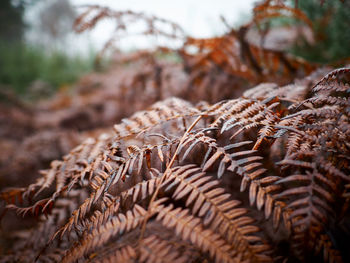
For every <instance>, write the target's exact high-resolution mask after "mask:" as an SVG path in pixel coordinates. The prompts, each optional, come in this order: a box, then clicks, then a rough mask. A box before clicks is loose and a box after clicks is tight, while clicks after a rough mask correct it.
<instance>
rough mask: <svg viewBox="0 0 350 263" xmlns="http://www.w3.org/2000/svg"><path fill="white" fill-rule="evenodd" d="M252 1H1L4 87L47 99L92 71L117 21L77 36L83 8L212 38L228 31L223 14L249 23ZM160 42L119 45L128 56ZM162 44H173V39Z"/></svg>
mask: <svg viewBox="0 0 350 263" xmlns="http://www.w3.org/2000/svg"><path fill="white" fill-rule="evenodd" d="M253 2H254V1H253V0H245V1H229V0H222V1H220V5H216V4H213V1H210V0H206V1H201V4H200V5H198V1H195V0H192V1H188V0H187V1H186V0H179V1H176V2H175V1H174V2H170V3H168V2H165V1H160V0H152V1H141V0H136V1H112V0H104V1H94V0H2V1H1V3H0V87H1V89H4V88H6V89H11V90H13V91H14V92H15V93H16V94H19V95H22V96H23V97H31V96H30V95H31V94H28V93H35V89H39V90H40V93H42V95H45V94H46V95H48V94H52V92H53V91H54V90H57V89H59V88H64V87H65V86H66V85H70V84H72V83H74V82H75V81H76V80H77V78H78V77H79V76H81V75H82V74H84V73H87V72H90V71H92V70H94V65H93V60H94V56H95V55H96V53H97V52H98V51H99V50H101V49H102V48H103V45H104V44H105V43H106V42H107V41H108V39H109V38H110V37H111V34H112V32H113V29H114V23H113V21H108V20H104V21H102V22H101V23H99V24H98V25H97V26H96V28H94V29H93V30H91V31H90V32H87V33H82V34H76V33H74V32H73V29H72V26H73V23H74V20H75V18H76V17H77V15H78V14H79V11H80V9H79V7H81V6H83V5H87V4H99V5H102V6H108V7H111V8H112V9H115V10H120V11H123V10H124V11H125V10H132V11H136V12H145V13H147V14H149V15H156V16H159V17H164V18H167V19H169V20H172V21H174V22H176V23H178V24H179V25H180V26H181V27H182V28H183V29H184V30H185V32H186V33H187V34H188V35H191V36H193V37H212V36H214V35H220V34H223V33H224V31H225V30H226V28H225V25H224V24H223V23H222V22H221V20H220V16H224V17H226V18H227V20H228V21H229V22H230V23H231V24H233V25H239V24H241V23H243V22H245V21H248V20H249V19H250V17H251V9H252V6H253ZM136 30H138V29H137V28H136ZM157 44H159V42H157V39H154V38H152V37H145V36H138V37H128V38H125V39H122V40H121V41H120V43H118V47H119V48H120V49H121V50H123V51H126V52H130V51H132V50H136V49H140V48H141V49H144V48H151V47H154V46H155V45H157ZM162 44H164V45H171V44H172V41H169V40H168V42H165V43H162Z"/></svg>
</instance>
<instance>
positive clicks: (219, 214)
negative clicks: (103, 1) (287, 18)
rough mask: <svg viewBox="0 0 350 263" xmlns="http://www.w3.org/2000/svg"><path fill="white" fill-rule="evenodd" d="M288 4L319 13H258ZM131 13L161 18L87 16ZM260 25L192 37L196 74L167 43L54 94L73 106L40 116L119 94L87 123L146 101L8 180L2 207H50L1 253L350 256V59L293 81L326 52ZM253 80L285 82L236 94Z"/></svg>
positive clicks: (73, 257) (56, 257)
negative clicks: (34, 170) (260, 31)
mask: <svg viewBox="0 0 350 263" xmlns="http://www.w3.org/2000/svg"><path fill="white" fill-rule="evenodd" d="M92 11H96V15H95V16H93V17H92V18H90V20H89V19H87V17H88V16H89V14H90V12H92ZM286 13H287V14H289V13H291V14H292V15H293V16H296V17H297V18H298V19H301V20H302V21H304V22H305V23H306V24H308V23H310V21H308V20H307V18H306V17H304V16H303V14H302V13H301V12H300V11H299V10H297V9H292V8H290V7H286V6H284V5H283V4H282V3H281V1H264V2H263V3H261V4H260V5H258V6H257V7H256V9H255V22H254V23H257V22H261V21H262V20H263V19H268V18H270V17H275V16H276V15H285V14H286ZM124 15H126V17H131V18H133V19H135V18H138V17H140V16H141V19H143V20H144V21H148V19H149V18H148V17H144V16H143V15H141V14H136V13H132V12H127V13H118V12H112V11H110V10H109V9H106V8H102V9H100V8H99V7H96V6H93V7H88V9H87V11H86V12H85V13H83V15H82V16H81V17H80V18H79V19H78V21H77V24H76V26H77V28H79V29H80V30H86V29H88V28H90V27H92V26H94V25H95V24H96V23H97V22H98V20H99V19H102V18H105V17H115V18H116V19H117V23H119V24H121V25H124V26H127V24H126V22H123V21H124V20H123V19H122V18H123V17H124ZM86 19H87V20H86ZM118 19H119V20H120V19H121V20H120V21H119V20H118ZM151 21H153V20H152V19H151ZM155 21H157V19H155ZM161 21H162V22H164V21H165V20H161ZM150 26H151V27H153V26H154V24H151V25H150ZM251 27H253V22H252V23H249V24H247V25H245V26H244V27H242V28H241V29H240V30H233V29H232V30H231V31H230V32H229V33H227V34H225V35H224V36H222V37H218V38H213V39H205V40H199V39H192V38H187V41H186V42H185V44H184V46H183V48H181V50H180V51H179V52H180V53H181V54H182V55H183V58H184V68H185V70H187V75H186V74H185V73H184V72H183V71H182V70H181V68H180V67H178V65H175V64H166V63H163V62H160V61H159V60H157V59H155V58H154V54H155V53H152V52H140V53H136V55H134V57H133V56H131V57H130V56H129V57H126V58H125V57H124V58H122V59H121V60H123V61H124V62H123V63H131V65H132V66H133V68H132V70H131V69H130V68H123V67H121V66H118V67H117V68H118V69H117V70H116V71H115V72H116V73H114V74H121V72H122V73H125V75H124V76H126V77H125V78H124V79H122V80H120V82H118V85H117V86H113V87H114V90H113V89H112V88H109V87H110V86H108V85H107V84H105V85H102V86H103V88H101V89H97V90H98V91H97V90H96V91H95V90H94V87H91V89H92V90H94V91H93V92H92V91H91V90H89V89H88V90H87V91H86V90H85V92H84V90H83V91H82V92H81V93H79V94H78V96H76V100H75V102H74V103H73V102H69V103H68V105H67V104H66V105H65V106H66V107H67V109H66V110H63V109H61V107H62V105H61V104H62V102H65V100H62V99H60V98H56V99H54V101H55V103H54V105H55V106H51V107H52V108H51V109H52V112H56V113H58V112H61V113H60V114H58V115H55V114H53V113H52V115H50V114H49V116H52V122H48V121H47V116H44V117H43V115H34V117H33V116H31V118H34V119H36V120H37V122H38V123H41V124H43V123H44V124H46V126H47V125H48V124H49V123H51V125H52V126H51V127H57V126H58V125H57V123H60V124H61V125H62V121H57V119H58V120H62V118H63V117H67V118H68V117H70V116H72V118H71V119H69V118H68V119H69V120H70V121H65V122H63V123H65V124H66V125H68V126H69V124H70V123H75V121H76V120H79V119H80V117H79V116H81V115H79V114H78V113H80V112H81V110H82V109H83V108H84V107H85V110H88V109H91V108H94V107H93V105H95V106H96V105H105V106H106V105H110V106H108V107H107V106H106V107H107V108H108V109H106V108H103V109H100V110H96V111H95V110H91V112H90V113H89V114H91V115H89V114H87V115H88V116H93V117H92V118H91V119H92V121H91V122H90V121H87V122H86V123H84V124H86V125H87V124H90V125H91V127H101V126H106V123H108V122H107V121H106V122H103V121H101V123H102V124H99V125H98V124H96V123H94V122H93V120H95V121H97V120H96V119H97V118H99V117H101V116H108V118H107V119H108V120H109V121H110V120H111V119H113V118H115V120H119V119H121V118H122V117H124V116H125V115H129V116H130V114H131V113H132V112H134V111H135V113H133V114H132V115H131V116H130V117H127V118H123V119H121V120H120V121H117V123H118V122H119V124H116V125H114V126H113V129H106V130H103V132H101V134H100V135H99V136H93V138H88V139H85V140H84V141H83V142H82V143H81V144H80V145H78V146H76V147H75V148H73V150H71V151H70V152H69V153H68V154H66V155H65V156H63V157H62V158H61V159H60V160H54V161H52V162H51V163H50V168H48V169H46V170H43V171H41V176H40V177H39V178H38V179H37V180H36V181H35V182H34V183H32V184H30V185H29V186H27V187H21V188H10V189H7V190H4V191H2V192H1V193H0V198H1V199H2V200H3V203H6V206H4V207H2V208H1V209H2V210H1V212H3V210H9V211H14V212H16V213H17V214H18V215H21V216H26V217H31V216H36V217H37V222H36V223H34V224H32V227H31V228H30V229H28V230H23V229H21V230H20V231H18V232H16V233H8V232H6V231H4V233H5V234H6V237H5V238H6V240H8V241H11V244H10V245H8V247H7V249H6V250H5V249H4V255H2V256H1V258H0V259H1V260H2V262H33V261H35V260H36V261H37V262H300V261H301V262H347V261H349V260H350V254H349V251H348V250H347V245H348V244H347V243H348V240H350V234H349V223H350V221H349V220H350V218H349V216H350V214H349V200H350V192H349V191H350V176H349V172H350V171H349V169H350V166H349V156H350V145H349V142H350V123H349V121H350V119H349V114H350V98H349V94H350V86H349V83H350V69H349V68H340V69H336V70H326V69H322V70H317V71H314V72H313V73H312V74H311V75H309V76H308V77H305V78H300V79H296V80H295V81H294V83H293V82H292V81H291V80H293V79H294V78H296V76H298V74H301V76H304V75H306V74H308V73H309V72H310V71H311V70H312V69H314V65H309V64H307V63H306V62H303V61H300V60H298V59H296V58H293V57H290V56H288V55H286V54H284V53H283V52H281V51H278V52H277V51H273V50H266V49H264V48H263V47H257V46H254V45H252V44H251V43H248V41H247V40H246V39H245V33H246V30H248V29H249V28H251ZM190 45H192V46H196V47H197V48H198V52H197V53H196V54H190V53H188V51H187V48H188V47H189V46H190ZM163 52H169V50H163ZM121 60H120V61H121ZM145 61H146V62H145ZM145 65H147V67H146V66H145ZM167 70H168V71H167ZM118 72H119V73H118ZM327 73H328V74H327ZM114 74H113V75H114ZM179 76H185V77H184V78H183V79H182V80H181V81H179V80H178V77H179ZM90 77H91V76H90ZM94 77H95V78H97V79H99V78H100V79H99V80H101V82H102V81H103V80H104V81H106V82H108V81H109V82H111V81H110V80H106V78H105V76H104V75H102V77H101V76H94ZM87 78H88V77H87ZM174 79H177V80H176V81H174ZM243 80H244V81H248V82H249V83H250V84H256V83H259V82H261V81H274V82H277V83H276V84H274V83H271V82H270V83H262V84H259V85H257V86H255V87H254V88H252V89H248V90H246V86H245V88H242V90H240V92H241V93H243V94H242V96H238V97H237V93H238V92H237V91H236V90H233V91H232V89H233V88H234V87H236V85H238V84H240V83H243V82H242V81H243ZM83 81H84V80H83ZM85 81H86V80H85ZM281 83H289V84H288V85H284V84H281ZM170 84H171V85H170ZM177 85H178V87H177ZM176 87H177V88H178V89H176ZM208 87H212V89H211V92H210V93H209V94H206V93H205V91H206V90H207V89H208ZM101 90H102V91H101ZM113 91H114V93H113ZM117 92H119V94H117ZM96 94H98V95H96ZM135 94H144V95H145V96H143V97H142V96H140V95H138V96H135ZM188 94H191V96H190V97H189V100H190V101H186V100H183V99H181V98H174V97H171V95H178V96H180V97H186V95H188ZM203 94H204V95H203ZM196 96H197V97H196ZM226 97H228V99H225V100H222V99H223V98H226ZM200 98H203V99H205V100H207V101H208V102H199V103H196V99H197V101H198V99H200ZM101 99H102V102H100V101H99V100H101ZM218 99H220V100H221V101H219V102H217V100H218ZM214 101H215V102H214ZM51 102H52V101H51ZM153 102H154V103H153ZM65 103H66V102H65ZM99 103H102V104H99ZM113 103H116V105H118V106H116V108H113V106H112V105H113ZM150 103H153V104H152V105H151V106H149V105H150ZM130 105H133V107H131V106H130ZM44 106H45V105H44ZM44 106H42V107H44ZM55 107H57V109H56V110H54V109H53V108H55ZM97 108H98V107H97ZM116 109H120V110H124V111H123V112H118V113H115V111H116ZM62 112H64V113H62ZM111 112H114V114H112V113H111ZM73 113H75V114H77V115H75V114H73ZM38 116H41V117H38ZM53 116H56V119H53ZM28 118H29V117H28ZM39 120H41V121H42V122H40V121H39ZM64 120H66V118H64ZM55 125H57V126H55ZM44 126H45V125H44ZM107 126H108V125H107ZM81 130H88V128H86V127H85V128H82V129H81ZM94 134H96V132H95V133H94ZM57 159H59V158H57ZM5 238H4V239H5Z"/></svg>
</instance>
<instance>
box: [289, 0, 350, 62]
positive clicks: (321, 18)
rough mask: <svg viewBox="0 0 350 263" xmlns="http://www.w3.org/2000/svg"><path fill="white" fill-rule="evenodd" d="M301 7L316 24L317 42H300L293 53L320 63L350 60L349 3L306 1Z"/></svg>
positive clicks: (300, 3)
mask: <svg viewBox="0 0 350 263" xmlns="http://www.w3.org/2000/svg"><path fill="white" fill-rule="evenodd" d="M293 2H294V1H293ZM298 7H299V8H300V9H301V10H302V11H304V12H305V13H306V14H307V16H308V17H309V18H310V19H311V21H313V22H314V31H315V43H314V44H308V43H307V42H306V41H304V40H302V39H299V41H298V42H297V43H296V44H295V46H294V47H293V49H292V52H293V53H294V54H296V55H298V56H301V57H304V58H305V59H307V60H309V61H313V62H319V63H327V62H334V61H337V60H341V59H344V58H347V57H350V49H349V47H350V30H349V29H350V1H324V3H323V4H321V3H320V1H319V0H303V1H299V2H298Z"/></svg>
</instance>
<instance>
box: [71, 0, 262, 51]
mask: <svg viewBox="0 0 350 263" xmlns="http://www.w3.org/2000/svg"><path fill="white" fill-rule="evenodd" d="M254 2H256V0H216V1H214V0H173V1H166V0H124V1H117V0H71V3H72V5H85V4H99V5H101V6H107V7H110V8H112V9H114V10H120V11H122V10H132V11H135V12H144V13H146V14H149V15H155V16H158V17H161V18H166V19H168V20H171V21H173V22H176V23H177V24H179V25H180V26H181V27H182V28H183V29H184V30H185V33H187V34H188V35H190V36H193V37H211V36H215V35H219V34H222V33H224V32H225V30H226V28H225V26H224V25H223V23H222V22H221V20H220V16H224V17H225V19H226V20H227V21H228V22H229V23H230V24H231V25H237V24H238V23H240V22H245V21H248V20H249V18H250V15H251V9H252V7H253V3H254ZM113 26H114V23H112V22H110V21H107V20H105V21H103V22H100V23H98V26H97V27H96V28H95V29H93V30H92V31H89V32H88V33H85V34H83V35H81V36H79V37H76V36H73V37H72V41H71V42H72V46H71V49H72V50H75V49H77V50H78V51H83V50H86V49H88V46H89V45H92V46H94V48H95V49H100V48H102V46H103V44H104V43H105V42H106V41H107V40H108V39H109V37H110V36H111V32H112V31H113V28H114V27H113ZM157 41H159V40H156V39H155V38H153V39H152V38H144V37H143V38H127V39H125V40H123V41H122V42H121V43H120V47H121V48H122V49H126V50H128V49H137V48H148V47H151V46H152V45H156V44H159V43H157ZM161 44H164V43H161ZM165 44H170V45H171V44H172V43H165Z"/></svg>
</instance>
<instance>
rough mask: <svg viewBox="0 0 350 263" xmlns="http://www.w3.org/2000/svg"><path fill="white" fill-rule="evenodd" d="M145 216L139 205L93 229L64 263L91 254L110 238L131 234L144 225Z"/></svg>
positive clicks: (67, 254)
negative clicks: (130, 232) (131, 231)
mask: <svg viewBox="0 0 350 263" xmlns="http://www.w3.org/2000/svg"><path fill="white" fill-rule="evenodd" d="M145 215H146V210H144V209H143V208H142V207H140V206H138V205H135V207H134V208H133V209H132V210H129V211H128V212H127V213H126V214H122V213H120V214H118V216H116V217H113V218H111V220H109V221H108V222H106V224H104V225H100V226H99V227H98V228H97V229H93V230H92V233H91V234H86V236H85V237H84V238H82V240H81V242H80V243H78V244H77V245H76V246H74V247H72V248H71V249H70V250H69V251H68V252H67V253H66V255H65V257H64V258H63V259H62V262H74V261H76V260H77V259H79V258H81V257H83V256H84V255H87V254H88V253H90V252H91V250H95V249H97V248H99V247H101V246H103V245H104V244H105V243H106V242H107V241H108V240H109V239H110V238H113V237H114V236H116V235H120V234H123V233H125V232H129V231H130V230H132V229H134V228H136V227H137V226H138V225H139V224H141V223H142V221H143V220H144V216H145Z"/></svg>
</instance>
